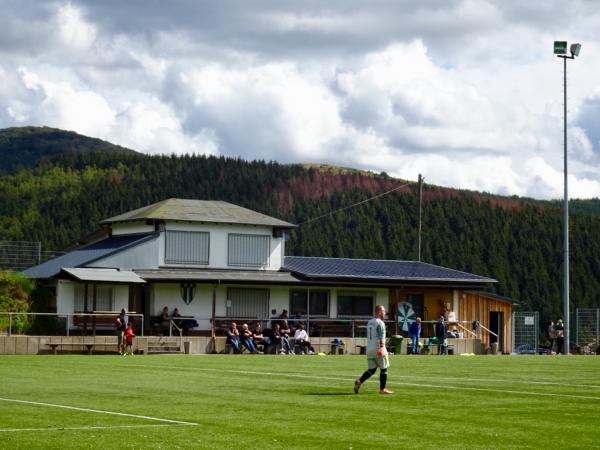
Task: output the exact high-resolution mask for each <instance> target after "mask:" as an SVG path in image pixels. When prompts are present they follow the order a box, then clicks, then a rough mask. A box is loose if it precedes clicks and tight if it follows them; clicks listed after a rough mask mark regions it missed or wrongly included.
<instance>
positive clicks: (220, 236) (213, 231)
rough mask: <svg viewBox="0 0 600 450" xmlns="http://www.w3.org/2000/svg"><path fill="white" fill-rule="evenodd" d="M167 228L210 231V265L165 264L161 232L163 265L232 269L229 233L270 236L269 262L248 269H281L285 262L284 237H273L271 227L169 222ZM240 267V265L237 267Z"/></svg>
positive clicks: (160, 246) (160, 244)
mask: <svg viewBox="0 0 600 450" xmlns="http://www.w3.org/2000/svg"><path fill="white" fill-rule="evenodd" d="M166 230H172V231H204V232H208V233H210V250H209V263H208V265H196V266H195V265H190V264H186V265H182V264H165V262H164V261H165V255H164V252H165V234H164V233H161V234H160V239H159V241H160V242H159V244H158V252H159V264H160V265H161V267H201V268H208V269H231V267H230V266H228V265H227V257H228V245H229V234H230V233H237V234H256V235H260V236H269V237H270V239H271V245H270V249H271V254H270V255H269V264H268V265H267V266H263V267H260V268H256V267H249V268H248V270H279V269H280V268H281V265H282V264H283V255H284V254H283V252H284V245H283V238H274V237H272V234H273V230H272V228H271V227H261V226H253V225H228V224H209V223H206V224H204V223H184V222H169V223H167V224H166ZM236 269H240V267H236Z"/></svg>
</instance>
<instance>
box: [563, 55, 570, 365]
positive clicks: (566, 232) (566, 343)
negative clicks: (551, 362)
mask: <svg viewBox="0 0 600 450" xmlns="http://www.w3.org/2000/svg"><path fill="white" fill-rule="evenodd" d="M563 108H564V114H563V128H564V129H563V141H564V167H565V170H564V185H565V196H564V207H563V211H564V219H563V233H564V236H563V315H564V327H565V329H564V349H563V351H565V352H566V354H567V355H568V354H569V350H570V348H571V347H570V338H571V336H570V332H571V330H570V326H569V188H568V181H567V175H568V170H567V169H568V167H567V58H563Z"/></svg>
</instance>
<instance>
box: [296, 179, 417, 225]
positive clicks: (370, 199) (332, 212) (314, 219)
mask: <svg viewBox="0 0 600 450" xmlns="http://www.w3.org/2000/svg"><path fill="white" fill-rule="evenodd" d="M411 184H414V183H406V184H403V185H401V186H396V187H395V188H394V189H390V190H389V191H386V192H382V193H381V194H377V195H375V196H373V197H370V198H367V199H366V200H362V201H360V202H357V203H353V204H352V205H348V206H344V207H343V208H338V209H335V210H333V211H330V212H328V213H327V214H323V215H321V216H318V217H313V218H312V219H308V220H305V221H304V222H300V223H298V224H297V225H298V226H300V225H305V224H307V223H310V222H315V221H317V220H320V219H323V218H324V217H329V216H333V215H334V214H337V213H338V212H340V211H345V210H347V209H350V208H355V207H357V206H359V205H362V204H363V203H367V202H370V201H373V200H376V199H378V198H379V197H383V196H384V195H388V194H391V193H392V192H396V191H398V190H400V189H402V188H404V187H406V186H410V185H411Z"/></svg>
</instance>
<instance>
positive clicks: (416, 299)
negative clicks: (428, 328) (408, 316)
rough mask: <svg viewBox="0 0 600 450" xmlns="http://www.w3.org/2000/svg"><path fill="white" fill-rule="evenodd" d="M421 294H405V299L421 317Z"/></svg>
mask: <svg viewBox="0 0 600 450" xmlns="http://www.w3.org/2000/svg"><path fill="white" fill-rule="evenodd" d="M423 299H424V296H423V294H406V301H407V302H408V303H410V304H411V305H412V308H413V311H414V312H415V314H416V315H417V316H419V317H421V318H423Z"/></svg>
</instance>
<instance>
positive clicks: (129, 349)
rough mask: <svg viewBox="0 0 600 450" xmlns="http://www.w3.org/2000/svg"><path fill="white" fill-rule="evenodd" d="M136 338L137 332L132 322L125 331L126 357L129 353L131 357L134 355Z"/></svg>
mask: <svg viewBox="0 0 600 450" xmlns="http://www.w3.org/2000/svg"><path fill="white" fill-rule="evenodd" d="M134 337H135V332H134V330H133V324H132V323H131V322H129V323H128V324H127V329H126V330H125V336H124V338H125V353H123V354H124V355H126V354H127V353H129V354H130V355H133V338H134Z"/></svg>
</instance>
